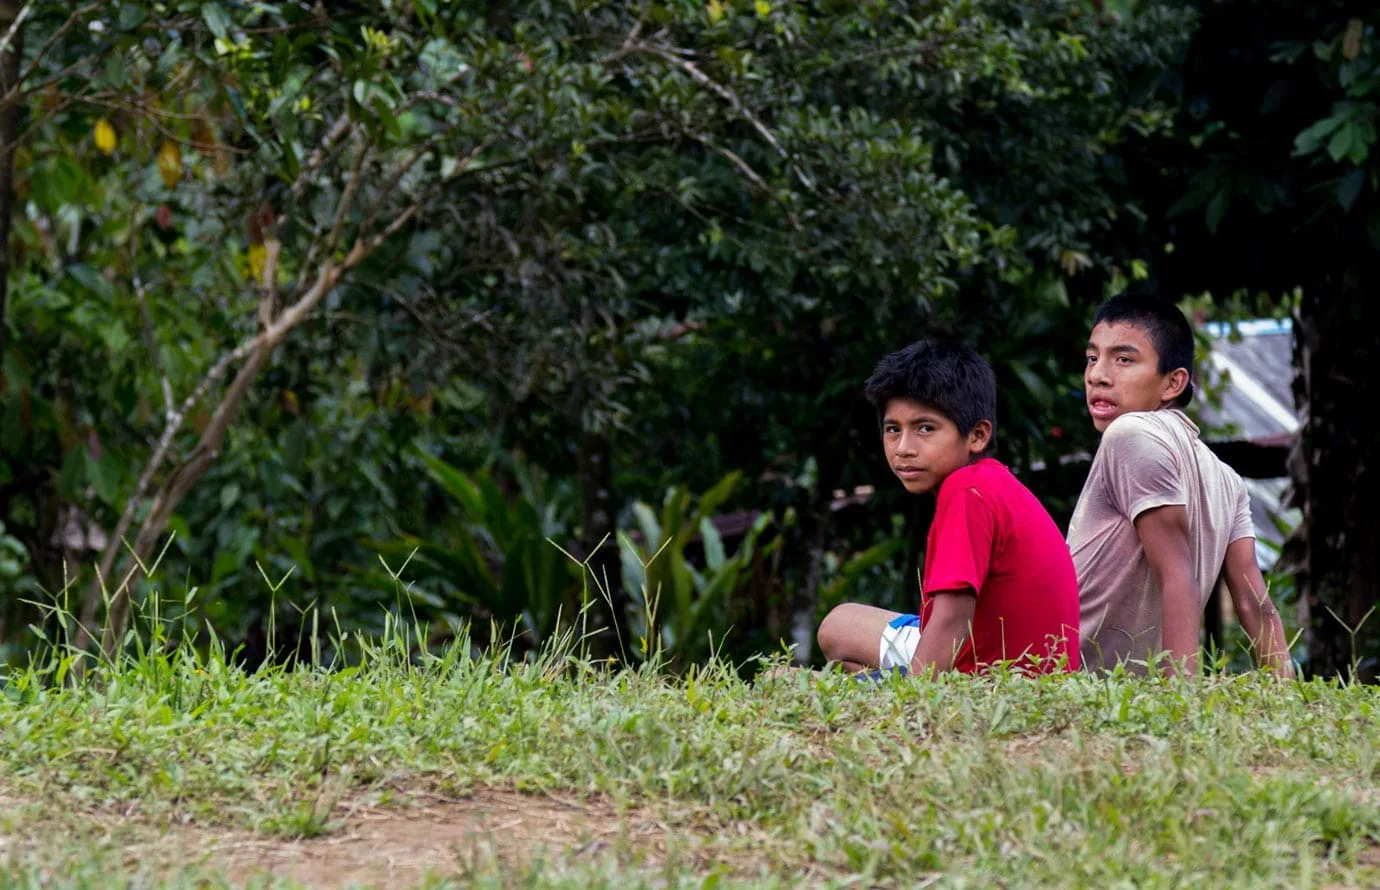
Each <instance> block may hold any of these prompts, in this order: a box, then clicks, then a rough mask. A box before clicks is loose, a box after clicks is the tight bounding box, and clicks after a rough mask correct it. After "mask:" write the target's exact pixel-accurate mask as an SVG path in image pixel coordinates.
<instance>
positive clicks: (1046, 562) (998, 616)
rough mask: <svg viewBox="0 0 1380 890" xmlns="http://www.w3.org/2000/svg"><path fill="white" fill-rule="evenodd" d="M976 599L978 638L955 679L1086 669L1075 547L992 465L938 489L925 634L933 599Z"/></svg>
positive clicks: (957, 475) (962, 653)
mask: <svg viewBox="0 0 1380 890" xmlns="http://www.w3.org/2000/svg"><path fill="white" fill-rule="evenodd" d="M945 590H973V591H976V592H977V605H976V606H975V607H974V611H973V632H972V634H971V635H970V636H969V638H968V640H967V642H965V643H964V644H963V646H962V648H960V649H959V650H958V657H957V659H956V660H955V661H954V669H955V670H958V671H961V672H963V673H966V674H971V673H976V672H977V671H979V670H981V669H983V668H985V667H988V666H990V665H993V664H996V663H998V662H1004V661H1016V662H1017V664H1018V666H1019V667H1022V668H1025V669H1027V670H1028V669H1030V668H1031V664H1030V661H1029V658H1028V657H1029V656H1031V655H1034V656H1037V657H1038V658H1039V659H1041V661H1040V664H1039V666H1038V668H1037V670H1039V671H1041V672H1045V673H1049V672H1053V671H1054V670H1055V662H1054V659H1057V658H1058V657H1059V656H1061V655H1066V656H1067V660H1066V662H1065V664H1064V669H1065V670H1069V671H1073V670H1076V669H1077V668H1078V663H1079V662H1078V579H1077V576H1076V575H1075V574H1074V571H1073V558H1072V557H1071V556H1070V555H1069V548H1068V544H1067V543H1066V542H1065V541H1064V536H1063V535H1062V534H1060V532H1059V528H1058V526H1056V525H1055V524H1054V520H1053V519H1052V518H1051V517H1050V515H1049V512H1048V511H1047V510H1045V508H1044V505H1043V504H1041V503H1040V501H1039V500H1038V499H1037V498H1036V497H1035V495H1033V494H1031V493H1030V490H1029V489H1028V488H1026V487H1025V486H1024V485H1022V484H1021V483H1020V481H1019V480H1017V479H1016V477H1015V476H1012V475H1011V471H1010V470H1008V469H1007V468H1006V467H1005V465H1003V464H1001V463H1000V462H998V461H996V460H993V459H992V458H983V459H982V460H980V461H978V462H977V463H974V464H969V465H968V466H966V467H962V468H960V469H958V470H955V471H954V472H953V473H951V474H950V475H949V477H948V478H947V479H945V480H944V482H943V483H942V484H941V485H940V486H939V502H938V504H937V505H936V507H935V512H934V523H933V524H932V525H931V526H930V534H929V539H928V543H927V544H926V547H925V569H924V572H923V573H922V576H921V581H920V627H921V634H922V635H923V634H924V627H925V625H926V624H928V623H929V618H930V613H931V612H932V611H934V598H933V597H934V594H936V593H939V592H940V591H945Z"/></svg>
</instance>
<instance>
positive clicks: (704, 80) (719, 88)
mask: <svg viewBox="0 0 1380 890" xmlns="http://www.w3.org/2000/svg"><path fill="white" fill-rule="evenodd" d="M633 53H643V54H646V55H651V56H656V57H657V58H658V59H661V60H663V61H665V62H666V63H668V64H670V65H673V66H674V67H676V68H679V69H680V70H681V71H684V72H685V73H686V74H688V75H690V77H691V78H692V79H694V80H695V81H696V82H697V83H699V84H701V85H703V86H705V87H708V88H709V89H710V90H711V91H712V92H714V93H715V94H716V95H718V96H719V97H720V98H722V99H723V100H724V101H725V102H727V103H728V104H729V107H731V108H732V109H733V111H734V113H735V114H737V115H738V116H739V117H741V118H743V120H745V121H747V122H748V124H750V125H751V126H752V128H753V129H754V130H756V131H757V133H758V134H759V135H760V136H761V137H762V138H763V139H765V140H766V141H767V144H768V145H770V146H771V147H772V148H773V149H775V150H776V153H777V154H778V155H780V156H781V158H782V159H783V160H784V161H786V163H787V164H789V165H790V166H791V169H792V170H794V171H795V175H796V176H797V177H799V179H800V183H801V185H803V186H805V188H807V189H811V190H813V189H814V187H815V186H814V183H813V182H812V181H811V180H810V177H809V176H807V175H806V174H805V171H804V170H802V169H800V167H799V166H798V165H797V164H795V163H794V162H793V161H792V160H791V156H790V153H789V152H787V151H786V149H785V148H784V147H783V146H782V145H781V143H780V141H778V140H777V138H776V136H775V135H774V134H773V133H772V131H771V130H770V129H769V128H768V127H767V125H766V124H764V123H762V121H761V119H760V118H758V117H757V115H755V114H753V112H752V110H751V109H749V108H748V107H747V106H746V105H744V104H743V100H742V99H740V98H738V94H737V93H735V92H733V91H732V90H731V89H729V88H728V87H726V86H724V85H723V84H721V83H719V82H718V81H716V80H714V79H713V78H712V77H710V76H709V75H707V74H705V73H704V72H703V71H701V70H700V69H699V67H698V66H696V65H695V63H694V62H691V61H690V60H688V59H683V58H681V57H680V56H678V55H676V54H675V53H673V52H671V51H670V50H667V49H663V48H662V47H659V46H652V45H650V44H647V43H639V42H637V41H635V40H630V41H629V42H627V43H625V44H624V47H623V49H621V50H619V51H618V52H617V53H615V54H614V55H613V56H611V57H610V58H611V59H613V58H619V57H621V56H625V55H629V54H633Z"/></svg>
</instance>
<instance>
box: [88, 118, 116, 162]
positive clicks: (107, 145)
mask: <svg viewBox="0 0 1380 890" xmlns="http://www.w3.org/2000/svg"><path fill="white" fill-rule="evenodd" d="M91 135H92V137H93V138H94V139H95V140H96V147H97V148H98V149H100V150H101V153H102V154H107V155H108V154H113V153H114V151H115V128H114V127H112V126H111V125H110V121H108V120H106V119H105V118H101V119H100V120H98V121H96V129H95V131H94V132H93V133H92V134H91Z"/></svg>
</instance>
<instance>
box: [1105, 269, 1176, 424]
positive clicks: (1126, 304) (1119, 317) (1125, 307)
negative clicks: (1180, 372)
mask: <svg viewBox="0 0 1380 890" xmlns="http://www.w3.org/2000/svg"><path fill="white" fill-rule="evenodd" d="M1103 322H1106V323H1108V324H1117V323H1120V324H1129V325H1134V326H1135V327H1138V328H1141V329H1143V330H1144V331H1145V333H1147V334H1149V335H1150V342H1151V343H1153V344H1154V345H1155V352H1157V353H1159V356H1160V365H1159V369H1158V370H1159V373H1161V374H1168V373H1169V372H1170V371H1173V370H1174V369H1176V368H1183V369H1184V370H1185V371H1187V372H1188V384H1187V385H1186V386H1184V391H1183V392H1181V393H1179V397H1178V398H1177V399H1175V400H1174V404H1175V405H1176V406H1177V407H1180V408H1182V407H1184V406H1185V405H1187V404H1188V403H1189V402H1190V401H1192V400H1193V328H1192V327H1190V326H1189V324H1188V319H1187V318H1185V317H1184V314H1183V313H1182V312H1180V311H1179V307H1177V306H1175V305H1174V304H1173V303H1170V302H1169V301H1168V300H1164V299H1160V298H1158V297H1154V296H1151V295H1149V294H1143V293H1124V294H1118V295H1117V296H1115V297H1112V298H1111V299H1110V300H1107V301H1106V302H1105V303H1103V304H1102V305H1101V306H1098V307H1097V312H1096V314H1094V315H1093V327H1097V326H1098V325H1099V324H1101V323H1103Z"/></svg>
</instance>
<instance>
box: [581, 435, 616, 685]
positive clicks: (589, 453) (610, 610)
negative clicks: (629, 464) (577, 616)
mask: <svg viewBox="0 0 1380 890" xmlns="http://www.w3.org/2000/svg"><path fill="white" fill-rule="evenodd" d="M611 452H612V448H611V447H610V444H609V440H608V437H607V436H605V435H603V434H602V433H596V432H592V431H589V430H585V431H583V432H581V434H580V442H579V454H578V457H577V460H576V463H577V466H578V472H579V477H580V478H579V484H580V547H581V550H582V551H583V552H584V553H585V554H588V555H587V557H586V558H587V559H588V564H589V571H590V574H591V575H592V577H591V578H590V587H589V592H590V595H591V596H592V597H593V598H594V600H595V602H594V604H593V605H592V606H591V607H590V616H591V617H593V618H594V619H595V622H596V623H595V625H594V627H592V628H590V630H592V631H597V632H595V633H594V634H593V635H592V636H591V637H590V638H589V642H590V654H591V655H592V656H594V657H595V658H607V657H608V656H610V655H614V654H619V657H620V658H621V657H623V655H622V654H621V650H622V649H624V648H626V646H627V644H628V640H627V633H626V631H627V626H626V625H627V611H628V610H627V605H628V595H627V592H626V591H624V590H623V564H622V562H621V561H620V559H619V555H618V542H617V541H615V540H614V532H615V519H616V511H617V505H616V504H615V503H614V498H613V461H612V454H611ZM595 548H598V549H597V550H596V549H595Z"/></svg>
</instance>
